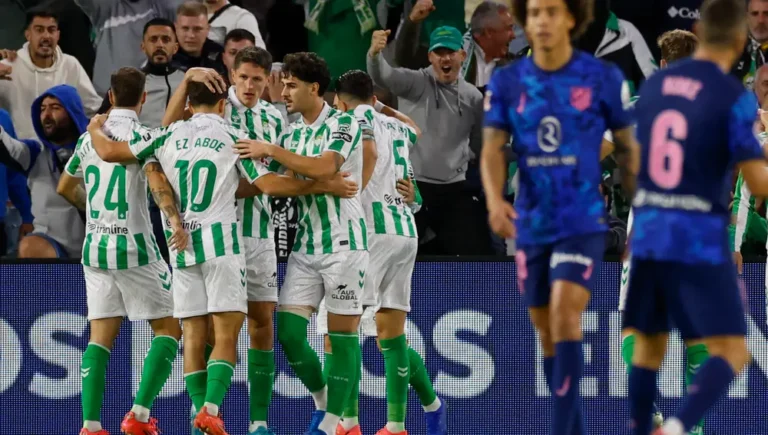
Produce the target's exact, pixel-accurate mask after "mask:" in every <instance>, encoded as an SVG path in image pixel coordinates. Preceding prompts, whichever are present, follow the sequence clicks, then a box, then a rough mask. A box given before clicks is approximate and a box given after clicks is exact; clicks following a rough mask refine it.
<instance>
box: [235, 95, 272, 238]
mask: <svg viewBox="0 0 768 435" xmlns="http://www.w3.org/2000/svg"><path fill="white" fill-rule="evenodd" d="M224 119H226V120H228V121H229V123H230V124H232V127H234V128H235V129H237V130H239V131H241V132H243V133H244V134H246V136H247V137H248V139H254V140H262V141H264V142H269V143H278V142H279V138H280V135H281V134H282V133H283V129H284V126H285V122H284V120H283V115H282V114H280V111H279V110H277V109H276V108H275V106H273V105H272V104H270V103H267V102H266V101H264V100H259V102H258V103H257V104H256V106H254V107H252V108H250V109H249V108H247V107H245V106H244V105H243V104H242V103H240V100H239V99H238V98H237V94H236V93H235V87H234V86H232V87H230V88H229V97H228V98H227V106H226V109H225V112H224ZM237 217H238V219H239V220H240V224H241V225H242V229H243V236H244V237H254V238H257V239H272V238H274V233H275V226H274V224H273V223H272V208H271V207H270V202H269V196H267V195H264V194H261V195H257V196H255V197H253V198H245V199H238V200H237Z"/></svg>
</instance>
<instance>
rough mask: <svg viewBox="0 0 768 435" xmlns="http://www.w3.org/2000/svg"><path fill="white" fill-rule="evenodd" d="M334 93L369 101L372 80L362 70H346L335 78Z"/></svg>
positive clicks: (371, 95)
mask: <svg viewBox="0 0 768 435" xmlns="http://www.w3.org/2000/svg"><path fill="white" fill-rule="evenodd" d="M336 94H338V95H339V96H340V97H341V95H342V94H343V95H347V96H350V97H352V98H354V99H355V100H357V101H361V102H364V101H370V100H371V98H373V80H372V79H371V76H369V75H368V74H367V73H365V72H364V71H360V70H359V69H355V70H352V71H347V72H345V73H344V74H342V75H341V76H340V77H339V78H338V79H336Z"/></svg>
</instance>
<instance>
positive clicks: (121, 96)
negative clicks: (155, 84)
mask: <svg viewBox="0 0 768 435" xmlns="http://www.w3.org/2000/svg"><path fill="white" fill-rule="evenodd" d="M146 80H147V78H146V76H145V75H144V73H143V72H141V71H139V70H137V69H136V68H132V67H123V68H120V69H119V70H117V71H115V72H114V73H112V77H111V78H110V83H109V84H110V91H112V98H114V100H115V101H114V105H115V106H116V107H133V106H135V105H137V104H139V101H141V95H142V94H143V93H144V84H145V83H146Z"/></svg>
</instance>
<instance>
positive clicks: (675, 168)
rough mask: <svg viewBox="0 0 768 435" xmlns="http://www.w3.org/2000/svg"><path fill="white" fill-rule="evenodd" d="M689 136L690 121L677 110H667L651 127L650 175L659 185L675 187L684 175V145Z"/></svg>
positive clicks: (659, 115) (666, 187)
mask: <svg viewBox="0 0 768 435" xmlns="http://www.w3.org/2000/svg"><path fill="white" fill-rule="evenodd" d="M687 137H688V121H687V120H686V119H685V116H683V114H682V113H680V112H679V111H677V110H665V111H663V112H661V113H659V114H658V116H656V119H654V120H653V126H652V127H651V146H650V151H649V153H648V175H649V176H650V177H651V181H653V182H654V183H655V184H656V185H657V186H659V187H661V188H663V189H674V188H675V187H677V186H678V185H679V184H680V180H681V179H682V177H683V158H684V156H683V146H682V145H681V144H680V142H681V141H684V140H685V139H686V138H687Z"/></svg>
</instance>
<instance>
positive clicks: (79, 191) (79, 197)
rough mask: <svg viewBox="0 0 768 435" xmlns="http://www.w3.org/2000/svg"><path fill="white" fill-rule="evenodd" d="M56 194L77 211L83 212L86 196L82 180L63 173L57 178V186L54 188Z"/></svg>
mask: <svg viewBox="0 0 768 435" xmlns="http://www.w3.org/2000/svg"><path fill="white" fill-rule="evenodd" d="M56 193H58V194H59V195H61V196H62V197H63V198H64V199H66V200H67V202H69V203H70V204H72V205H74V206H75V207H77V208H78V209H79V210H85V208H86V205H87V203H86V201H87V199H88V195H87V194H86V193H85V188H83V185H82V179H81V178H78V177H75V176H73V175H70V174H69V173H67V171H64V172H63V173H62V174H61V178H59V184H58V185H57V186H56Z"/></svg>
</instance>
